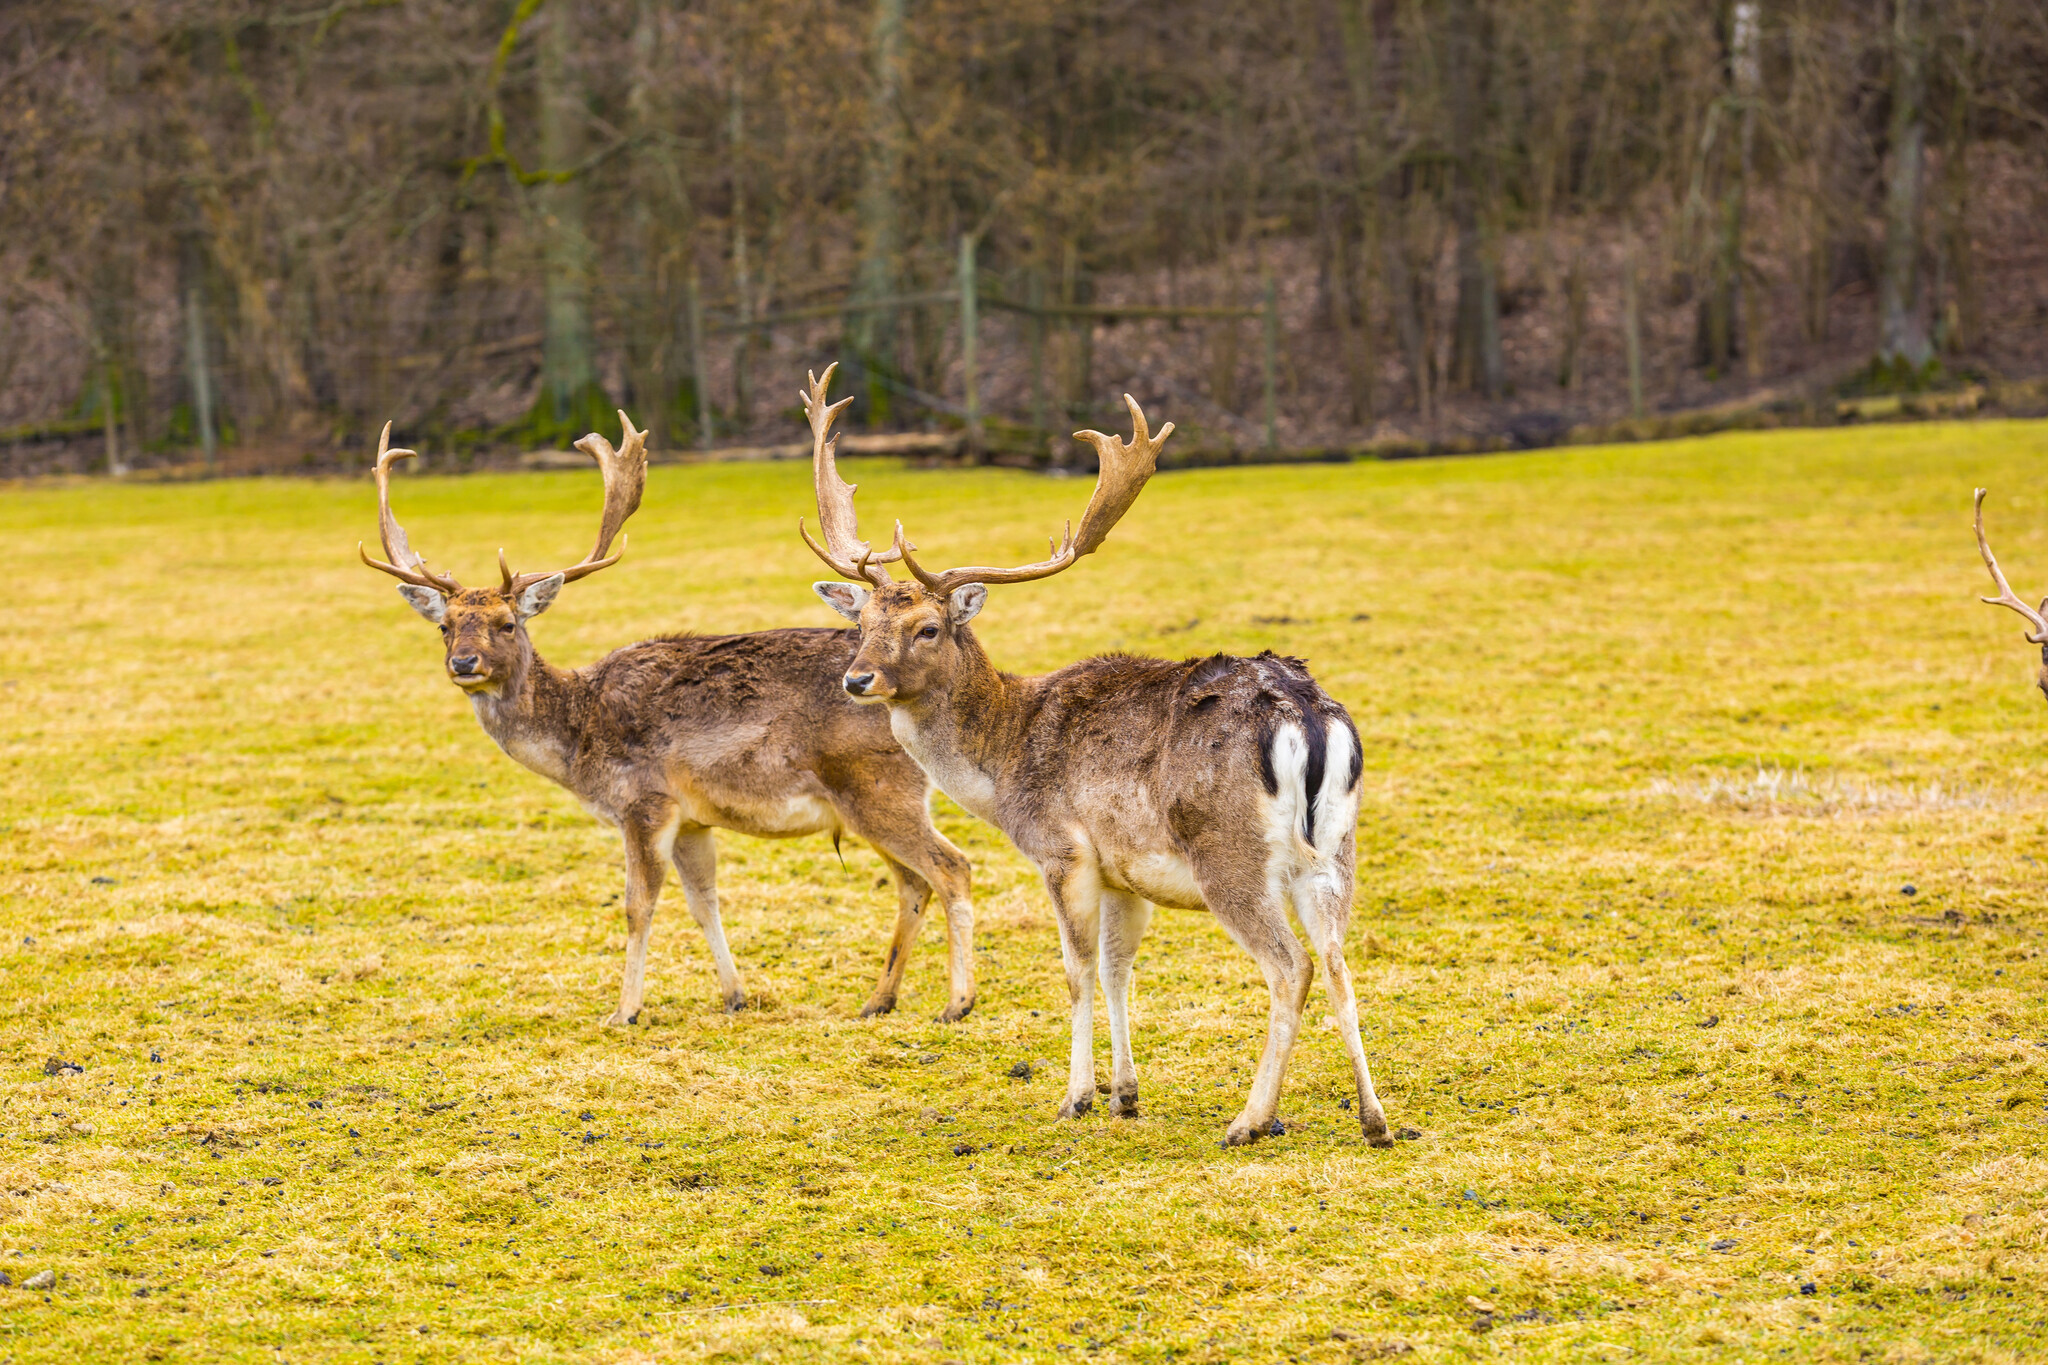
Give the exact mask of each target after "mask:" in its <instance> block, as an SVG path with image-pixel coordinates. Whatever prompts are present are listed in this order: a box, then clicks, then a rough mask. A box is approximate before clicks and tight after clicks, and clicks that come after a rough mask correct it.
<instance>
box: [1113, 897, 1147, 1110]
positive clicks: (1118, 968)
mask: <svg viewBox="0 0 2048 1365" xmlns="http://www.w3.org/2000/svg"><path fill="white" fill-rule="evenodd" d="M1151 922H1152V906H1151V903H1150V902H1148V901H1146V900H1145V899H1144V898H1143V897H1141V896H1134V895H1132V894H1131V893H1130V892H1128V891H1104V892H1103V893H1102V929H1101V941H1102V959H1101V972H1102V998H1103V1000H1104V1002H1105V1003H1106V1004H1107V1005H1108V1007H1109V1056H1110V1071H1109V1112H1110V1113H1112V1114H1116V1115H1118V1116H1119V1117H1122V1118H1127V1119H1128V1118H1136V1117H1137V1116H1138V1066H1137V1063H1136V1062H1134V1061H1133V1060H1132V1059H1131V1021H1130V1013H1129V1004H1130V996H1131V968H1132V965H1133V964H1134V963H1136V961H1137V959H1138V944H1139V942H1140V941H1141V940H1143V939H1144V937H1145V929H1146V927H1147V926H1148V925H1150V924H1151Z"/></svg>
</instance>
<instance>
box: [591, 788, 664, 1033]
mask: <svg viewBox="0 0 2048 1365" xmlns="http://www.w3.org/2000/svg"><path fill="white" fill-rule="evenodd" d="M619 832H620V833H621V834H622V835H624V836H625V844H626V975H625V979H624V980H623V981H621V982H620V983H619V1007H618V1009H617V1010H615V1011H613V1013H612V1017H611V1018H609V1019H607V1020H605V1021H604V1022H605V1025H606V1027H608V1028H619V1027H624V1026H625V1025H627V1024H633V1023H638V1022H639V1019H640V1006H641V1004H642V1002H643V1001H644V1000H645V998H646V987H647V936H648V934H649V932H650V931H651V930H652V929H653V928H654V907H655V905H656V903H658V902H659V901H660V899H661V882H662V870H661V864H662V856H663V854H664V853H665V852H666V851H667V844H668V841H669V840H670V839H672V838H674V837H675V824H674V822H673V817H671V818H670V821H669V822H668V823H658V822H653V821H644V820H624V821H621V822H620V824H619Z"/></svg>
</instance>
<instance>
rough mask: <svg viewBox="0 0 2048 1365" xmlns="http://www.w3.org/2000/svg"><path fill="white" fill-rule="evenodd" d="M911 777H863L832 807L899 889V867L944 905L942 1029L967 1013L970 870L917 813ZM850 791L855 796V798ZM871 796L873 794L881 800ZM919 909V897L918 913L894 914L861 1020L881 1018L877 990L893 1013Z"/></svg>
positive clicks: (917, 783)
mask: <svg viewBox="0 0 2048 1365" xmlns="http://www.w3.org/2000/svg"><path fill="white" fill-rule="evenodd" d="M905 762H906V763H907V762H908V760H905ZM912 772H913V773H914V777H909V776H906V775H903V774H900V773H893V772H882V773H879V774H869V775H868V776H869V777H870V779H871V780H869V781H866V782H858V783H853V784H849V785H848V786H847V787H846V788H845V789H843V790H836V791H834V792H833V798H834V805H835V806H836V807H837V808H838V810H839V813H840V818H841V819H842V820H843V821H844V822H845V824H846V827H847V828H848V829H850V830H852V831H853V832H854V833H855V834H857V835H859V836H860V837H861V838H863V839H865V840H867V841H868V842H869V843H870V844H872V845H874V847H875V850H876V851H877V852H878V853H880V854H881V855H882V857H883V858H884V859H885V860H887V861H888V862H889V864H890V870H891V871H894V872H895V873H896V874H897V884H898V886H899V888H900V887H901V886H902V885H903V877H904V875H905V872H904V869H908V871H909V872H910V873H914V874H915V876H916V877H918V878H922V879H923V881H924V883H925V884H926V885H927V887H928V889H929V890H930V891H931V892H935V893H936V894H937V895H938V898H939V903H940V904H941V905H943V906H945V907H946V968H947V977H948V979H949V982H950V988H949V990H948V993H947V998H946V1008H945V1010H944V1012H943V1013H941V1014H940V1015H939V1019H940V1020H941V1021H942V1022H944V1023H948V1024H950V1023H954V1022H956V1021H958V1020H960V1019H963V1018H965V1017H966V1015H967V1012H968V1011H969V1010H971V1009H973V1008H974V901H973V899H972V897H971V894H970V893H971V891H972V889H973V885H974V868H973V865H972V864H970V863H969V862H968V861H967V855H966V854H964V853H962V852H961V851H960V850H959V849H957V848H955V847H953V845H952V843H951V842H950V841H948V840H947V838H946V836H945V835H943V834H941V833H939V832H938V830H937V829H935V828H933V826H932V819H931V812H930V811H929V810H927V809H926V807H925V790H926V789H925V777H924V774H923V773H922V772H916V771H915V770H914V769H913V770H912ZM856 793H859V794H860V795H859V796H858V799H856ZM875 793H880V798H881V799H878V797H877V796H876V795H875ZM898 864H900V865H901V866H900V867H899V866H898ZM905 904H906V905H907V904H908V902H907V901H906V902H905ZM924 905H925V901H924V900H922V899H920V900H919V902H918V912H917V913H915V914H912V915H910V916H909V917H908V918H906V917H905V914H904V913H903V912H901V911H899V912H898V914H897V917H896V937H895V939H894V940H893V941H892V942H891V944H890V947H889V953H890V958H889V965H888V966H887V967H885V968H884V969H883V984H882V985H877V986H876V987H875V994H874V996H873V997H872V998H871V999H870V1000H869V1001H868V1006H867V1008H865V1009H863V1010H862V1011H861V1013H862V1014H868V1013H881V1009H877V1008H876V1006H877V1005H879V1004H880V1002H881V1001H882V1000H883V998H884V985H886V987H887V1000H888V1004H887V1005H886V1006H882V1008H883V1009H886V1008H892V1007H894V1005H895V1003H896V986H897V983H898V982H899V981H901V979H902V976H903V968H904V966H905V964H906V963H908V961H909V960H910V949H911V945H912V944H913V943H915V942H916V940H917V932H918V929H919V928H921V927H922V926H923V923H924V916H923V908H924Z"/></svg>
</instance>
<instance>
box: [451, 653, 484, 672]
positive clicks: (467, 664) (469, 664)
mask: <svg viewBox="0 0 2048 1365" xmlns="http://www.w3.org/2000/svg"><path fill="white" fill-rule="evenodd" d="M476 659H477V656H476V655H474V654H465V655H463V656H462V657H461V658H459V659H450V660H449V661H448V667H449V669H450V671H452V672H454V673H456V674H458V675H460V674H463V673H474V672H476Z"/></svg>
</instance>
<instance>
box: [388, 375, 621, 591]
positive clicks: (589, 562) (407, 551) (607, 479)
mask: <svg viewBox="0 0 2048 1365" xmlns="http://www.w3.org/2000/svg"><path fill="white" fill-rule="evenodd" d="M619 424H620V426H621V427H622V428H623V429H624V431H625V441H626V444H625V445H624V446H622V447H620V448H619V449H617V450H614V449H612V443H611V442H610V441H607V440H606V439H605V438H604V437H602V436H600V435H598V434H597V433H596V432H592V433H591V434H590V435H588V436H585V437H584V438H583V439H582V440H580V441H578V442H577V443H576V448H577V449H578V450H581V451H582V452H583V453H584V454H586V455H588V456H590V458H591V459H593V460H596V461H597V467H598V469H599V470H600V471H602V473H603V474H604V513H603V516H602V518H601V520H600V521H599V522H598V529H597V548H596V549H594V550H592V551H591V552H590V554H589V555H588V556H587V557H586V558H585V559H584V560H583V562H582V563H580V564H572V565H570V566H569V567H568V568H566V569H559V570H549V571H548V572H546V573H521V574H515V573H513V572H512V570H511V568H510V567H509V566H508V565H507V564H506V563H505V552H504V551H503V550H500V551H498V572H499V573H500V574H501V575H502V576H503V577H504V587H503V589H502V591H503V592H504V594H505V596H507V597H517V596H518V595H519V594H520V593H522V592H525V591H526V590H527V589H528V588H530V587H532V586H533V585H534V584H535V583H538V582H540V581H541V580H542V579H544V578H552V577H554V575H555V574H556V573H560V574H561V575H562V581H563V582H564V583H573V582H575V581H576V580H577V579H579V578H584V577H587V576H589V575H591V574H594V573H596V572H597V571H598V570H599V569H603V568H607V567H609V566H611V565H613V564H616V563H618V562H619V559H620V556H622V555H624V554H625V552H626V547H625V543H624V542H623V541H621V542H620V545H619V553H618V554H615V555H611V556H609V557H607V556H606V555H605V551H606V550H609V549H610V548H611V544H612V541H613V540H615V539H617V538H618V535H619V528H620V527H621V526H623V525H625V524H626V518H627V517H630V516H632V515H633V513H634V512H635V511H636V510H637V509H638V508H639V506H640V494H641V491H642V490H643V489H645V488H646V486H647V433H646V432H644V431H636V430H634V428H633V419H632V418H630V417H628V416H626V414H625V413H623V412H621V413H620V414H619ZM416 453H417V452H415V451H411V450H393V449H391V423H389V422H386V423H385V424H384V434H383V435H382V436H380V437H378V438H377V533H378V535H379V536H380V537H382V539H383V541H384V553H385V554H386V555H388V556H390V562H388V563H387V562H386V561H384V560H381V559H372V558H370V554H369V551H367V550H365V549H363V547H362V546H361V545H360V544H358V545H357V546H356V553H358V554H360V555H362V557H363V563H365V564H367V565H369V566H370V567H371V568H373V569H382V570H383V571H384V572H385V573H388V574H390V575H391V576H392V577H393V578H397V579H402V580H404V581H405V582H407V583H411V584H413V585H414V586H416V587H421V588H432V589H434V590H435V591H437V592H441V593H445V594H447V595H448V596H450V597H453V596H454V595H455V594H456V593H459V592H461V591H462V585H461V584H460V583H458V582H456V581H455V580H454V579H453V578H451V577H449V576H448V575H447V574H441V573H435V572H434V571H433V570H432V569H429V568H428V567H427V563H426V561H425V560H424V559H422V558H420V556H419V555H418V554H416V553H414V551H413V548H412V543H411V542H410V541H409V540H407V539H406V535H405V528H404V527H402V526H400V525H399V524H398V518H396V517H394V516H392V515H391V466H392V465H393V464H396V463H397V462H398V461H400V460H409V459H411V458H412V457H413V455H414V454H416Z"/></svg>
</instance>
